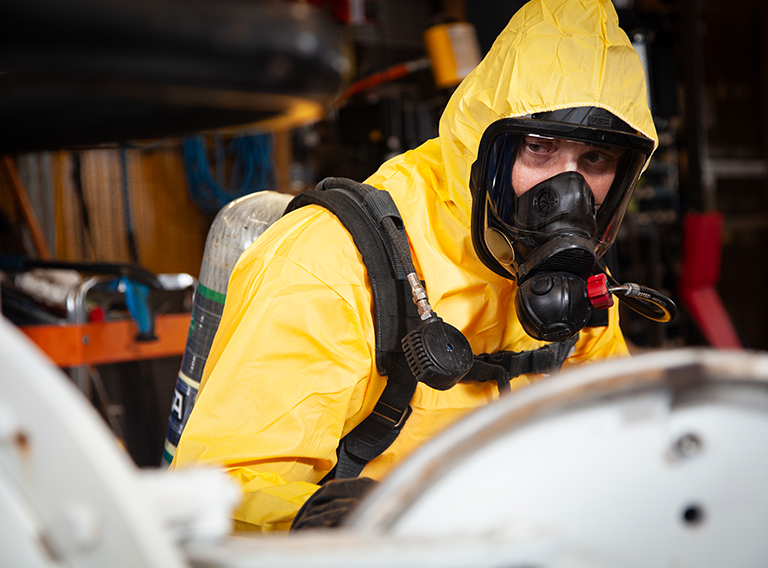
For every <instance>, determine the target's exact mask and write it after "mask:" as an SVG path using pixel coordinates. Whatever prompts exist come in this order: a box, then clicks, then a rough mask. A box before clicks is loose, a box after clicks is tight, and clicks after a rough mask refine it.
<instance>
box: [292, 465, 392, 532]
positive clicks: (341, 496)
mask: <svg viewBox="0 0 768 568" xmlns="http://www.w3.org/2000/svg"><path fill="white" fill-rule="evenodd" d="M378 483H379V482H378V481H374V480H373V479H369V478H368V477H355V478H353V479H335V480H333V481H329V482H328V483H326V484H325V485H323V486H322V487H320V489H318V490H317V491H315V492H314V493H313V494H312V496H311V497H310V498H309V499H307V501H306V502H305V503H304V506H302V508H301V509H299V512H298V513H297V514H296V518H294V519H293V523H292V524H291V530H292V531H296V530H301V529H313V528H321V527H337V526H339V525H340V524H341V523H342V521H343V520H344V519H345V518H346V517H347V515H349V512H350V511H352V509H354V508H355V507H356V506H357V505H358V504H359V503H360V501H362V500H363V497H365V496H366V495H367V494H368V493H369V492H370V491H371V490H372V489H373V488H374V487H375V486H376V485H378Z"/></svg>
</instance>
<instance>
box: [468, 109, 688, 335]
mask: <svg viewBox="0 0 768 568" xmlns="http://www.w3.org/2000/svg"><path fill="white" fill-rule="evenodd" d="M653 146H654V143H653V141H652V140H650V139H649V138H647V137H645V136H643V135H640V134H638V133H637V131H635V130H633V129H632V128H630V127H629V126H628V125H627V124H626V123H624V122H623V121H621V120H620V119H618V118H617V117H615V116H614V115H612V114H611V113H609V112H608V111H606V110H603V109H599V108H594V107H580V108H573V109H564V110H558V111H552V112H548V113H541V114H539V115H534V116H533V117H530V118H510V119H502V120H499V121H497V122H494V123H493V124H491V125H490V126H489V127H488V128H487V129H486V132H485V133H484V135H483V137H482V140H481V141H480V146H479V150H478V159H477V161H476V162H475V163H474V164H473V166H472V175H471V180H470V187H471V190H472V198H473V209H472V242H473V245H474V247H475V250H476V252H477V254H478V256H479V258H480V260H481V261H482V262H483V263H484V264H485V265H486V266H488V267H489V268H490V269H491V270H493V271H494V272H496V273H497V274H499V275H501V276H503V277H505V278H510V279H513V280H515V281H516V282H517V285H518V291H517V295H516V298H515V309H516V311H517V317H518V319H519V320H520V323H521V325H522V326H523V328H524V329H525V331H526V332H527V333H528V334H529V335H530V336H532V337H534V338H536V339H540V340H545V341H559V342H561V341H566V340H567V339H568V338H570V337H572V336H573V335H575V334H576V333H578V331H579V330H580V329H582V328H583V327H584V326H585V325H586V324H587V322H588V321H589V319H590V317H591V315H592V311H593V310H594V309H603V308H607V307H609V306H610V305H613V300H612V297H611V294H612V293H619V294H621V295H622V296H626V297H627V298H630V299H629V301H628V304H629V305H630V307H632V308H633V309H635V310H636V311H639V312H640V313H642V314H643V315H645V316H646V317H649V318H651V319H654V320H656V321H667V320H669V319H671V317H674V316H673V314H674V310H675V308H674V304H673V303H672V302H671V300H669V299H668V298H666V297H664V296H662V295H660V294H658V293H657V292H655V291H653V290H649V289H647V288H642V287H639V286H637V285H636V284H627V285H620V284H619V283H618V282H616V281H615V280H613V279H611V278H610V276H608V275H606V274H604V273H602V272H601V271H599V270H596V266H597V261H598V259H599V258H600V257H601V256H602V255H603V254H604V253H605V251H606V250H607V249H608V248H609V247H610V246H611V244H612V243H613V240H614V238H615V237H616V232H617V231H618V228H619V225H620V224H621V220H622V218H623V216H624V213H625V212H626V209H627V206H628V204H629V201H630V199H631V196H632V191H633V190H634V188H635V185H636V183H637V180H638V178H639V176H640V173H641V172H642V170H643V167H644V165H645V163H646V162H647V160H648V158H649V157H650V155H651V152H652V151H653ZM531 148H533V155H534V156H535V160H534V163H535V164H538V165H540V169H541V171H543V172H547V171H548V170H547V169H546V168H547V167H549V164H550V162H549V161H548V157H549V155H550V154H551V155H552V156H554V157H556V154H557V152H560V151H563V152H564V151H565V150H562V149H563V148H571V149H572V148H578V150H577V151H576V154H577V155H578V156H582V157H581V158H580V159H582V160H586V162H585V163H586V164H587V165H588V166H589V165H590V164H591V163H592V162H593V161H594V162H595V163H596V164H598V169H599V166H600V161H601V160H602V161H605V162H607V164H608V165H607V167H608V168H609V173H612V174H613V175H612V176H609V177H607V178H606V175H605V172H603V176H602V177H601V178H600V179H601V180H602V182H601V183H602V184H603V186H604V187H601V188H598V187H594V188H593V187H590V185H589V182H588V181H587V179H586V178H585V177H584V175H582V174H581V173H580V172H578V171H574V169H573V168H567V169H566V170H565V171H559V172H558V171H554V172H552V175H551V177H546V178H545V179H543V180H541V181H537V182H536V183H534V184H533V185H532V186H531V187H514V185H515V183H517V185H518V186H521V185H523V184H522V183H520V182H519V175H518V172H519V171H520V169H522V168H523V165H522V164H523V160H525V159H526V158H525V156H523V157H521V153H522V152H523V151H526V152H530V151H531V150H530V149H531ZM537 152H540V154H541V155H540V154H539V153H537ZM553 159H554V158H553ZM518 161H520V162H518ZM516 163H518V168H520V169H518V170H517V171H516V170H515V165H516ZM590 167H591V166H590ZM555 170H557V168H555ZM516 178H517V179H518V181H517V182H515V181H514V180H515V179H516ZM606 179H607V183H606V181H605V180H606ZM593 182H594V180H593ZM595 185H597V184H595ZM598 189H599V191H597V194H598V195H599V199H600V202H599V203H598V202H597V201H596V197H595V194H596V190H598ZM619 297H621V296H619ZM631 298H634V299H631Z"/></svg>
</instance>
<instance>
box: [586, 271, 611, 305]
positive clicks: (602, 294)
mask: <svg viewBox="0 0 768 568" xmlns="http://www.w3.org/2000/svg"><path fill="white" fill-rule="evenodd" d="M587 296H589V302H590V303H591V304H592V307H593V308H595V309H596V310H605V309H607V308H610V307H611V306H612V305H613V296H611V293H610V292H609V291H608V277H607V276H606V275H605V274H602V273H600V274H594V275H592V276H590V277H589V278H588V279H587Z"/></svg>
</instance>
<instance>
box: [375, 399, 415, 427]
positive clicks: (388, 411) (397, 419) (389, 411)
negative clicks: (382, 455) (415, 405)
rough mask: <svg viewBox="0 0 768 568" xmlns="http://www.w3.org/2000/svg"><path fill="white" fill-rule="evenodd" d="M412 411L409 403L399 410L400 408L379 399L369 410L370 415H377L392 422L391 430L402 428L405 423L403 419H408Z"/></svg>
mask: <svg viewBox="0 0 768 568" xmlns="http://www.w3.org/2000/svg"><path fill="white" fill-rule="evenodd" d="M412 411H413V409H412V408H411V405H410V404H409V405H408V406H406V407H405V410H404V411H402V412H400V410H399V409H397V408H395V407H394V406H391V405H389V404H387V403H386V402H382V401H381V400H379V401H378V402H377V403H376V406H375V407H374V409H373V412H371V416H379V417H381V418H383V419H384V420H386V421H387V422H391V423H392V424H393V426H392V429H393V430H399V429H400V428H402V426H403V424H405V421H406V420H408V417H409V416H410V415H411V412H412Z"/></svg>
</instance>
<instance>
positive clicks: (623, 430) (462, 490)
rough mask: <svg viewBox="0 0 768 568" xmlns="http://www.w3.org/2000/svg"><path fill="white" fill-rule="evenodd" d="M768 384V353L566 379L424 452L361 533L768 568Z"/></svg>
mask: <svg viewBox="0 0 768 568" xmlns="http://www.w3.org/2000/svg"><path fill="white" fill-rule="evenodd" d="M766 379H768V357H767V356H766V355H757V354H751V355H750V354H744V353H736V352H733V353H726V352H713V351H693V350H692V351H676V352H667V353H656V354H653V355H652V356H643V357H637V358H635V359H632V360H627V359H624V360H615V361H611V362H606V363H602V364H597V365H590V366H584V367H581V368H579V369H578V370H576V371H572V372H569V373H563V374H562V375H560V376H558V377H555V378H552V379H550V380H549V381H544V382H541V383H537V384H535V385H533V386H531V387H527V388H526V389H523V390H522V391H517V392H516V393H513V395H511V396H509V397H507V398H506V399H503V400H501V401H499V402H498V403H496V404H493V405H490V406H489V407H486V408H484V409H482V410H480V411H477V412H476V413H474V414H472V415H470V416H469V417H468V418H467V419H465V420H463V421H461V422H460V423H458V424H456V425H455V426H454V427H452V428H450V429H449V430H448V431H446V432H445V433H444V434H443V435H441V436H439V437H438V438H436V439H435V440H433V441H432V442H431V443H429V444H427V445H426V446H424V447H423V448H422V449H421V450H420V451H418V452H416V454H414V455H413V456H412V458H411V459H409V460H407V461H406V462H405V463H404V464H403V466H402V467H400V468H398V469H397V470H396V471H395V472H394V473H393V474H392V475H391V476H390V477H389V478H388V479H387V480H386V481H385V482H384V483H383V484H382V486H381V487H380V488H379V490H378V491H377V492H376V493H375V494H373V495H372V496H371V498H370V499H369V500H368V501H367V502H366V503H365V504H364V506H363V507H362V508H361V509H360V510H359V511H358V514H357V515H356V517H355V518H353V519H352V520H351V521H350V523H349V526H350V529H351V530H353V531H355V532H356V533H358V534H361V535H369V536H372V535H390V536H393V537H403V536H405V535H408V536H410V537H423V538H435V537H438V536H440V537H442V538H444V539H446V540H451V538H459V537H463V538H466V537H467V536H468V535H476V536H477V537H487V536H488V535H495V536H496V537H498V538H500V539H502V540H503V539H504V538H505V535H508V538H509V539H515V538H519V537H520V535H524V534H530V535H539V536H542V537H548V538H553V539H555V541H556V542H558V543H560V544H561V545H562V546H563V549H564V553H563V556H562V557H561V558H560V559H559V561H562V562H566V564H567V563H568V562H574V563H576V565H582V564H584V565H591V566H623V567H624V566H626V567H628V566H662V565H663V566H681V567H684V566H692V567H693V566H696V567H700V566H723V565H734V566H736V565H737V566H755V567H757V566H764V565H766V563H768V539H765V538H764V536H763V535H762V531H763V528H764V527H766V526H768V489H766V487H765V483H764V481H763V480H764V479H766V476H768V445H766V444H765V443H764V440H765V439H766V437H767V436H768V383H766ZM686 436H693V437H692V438H691V437H689V438H685V437H686ZM681 440H683V442H685V441H686V440H688V441H690V440H693V443H688V444H687V445H686V444H685V443H681ZM681 447H682V448H687V450H686V451H682V450H681V449H680V448H681ZM686 452H687V453H686ZM686 511H687V514H688V519H686ZM697 512H698V513H699V514H700V517H698V518H696V515H695V513H697ZM696 521H698V522H696Z"/></svg>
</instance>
